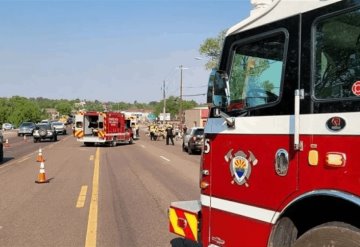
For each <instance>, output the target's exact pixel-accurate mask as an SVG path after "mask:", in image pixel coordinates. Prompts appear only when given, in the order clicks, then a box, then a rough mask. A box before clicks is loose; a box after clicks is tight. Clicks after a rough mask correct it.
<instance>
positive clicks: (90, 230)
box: [85, 148, 100, 247]
mask: <svg viewBox="0 0 360 247" xmlns="http://www.w3.org/2000/svg"><path fill="white" fill-rule="evenodd" d="M99 167H100V149H99V148H97V149H96V154H95V162H94V176H93V185H92V193H91V202H90V210H89V219H88V226H87V232H86V241H85V247H90V246H91V247H96V234H97V219H98V198H99V172H100V169H99Z"/></svg>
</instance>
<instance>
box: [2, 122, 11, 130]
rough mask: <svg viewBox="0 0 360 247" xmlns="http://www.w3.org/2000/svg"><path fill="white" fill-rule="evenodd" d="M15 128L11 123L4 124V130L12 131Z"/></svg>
mask: <svg viewBox="0 0 360 247" xmlns="http://www.w3.org/2000/svg"><path fill="white" fill-rule="evenodd" d="M13 128H14V126H13V125H12V124H11V123H3V124H2V130H12V129H13Z"/></svg>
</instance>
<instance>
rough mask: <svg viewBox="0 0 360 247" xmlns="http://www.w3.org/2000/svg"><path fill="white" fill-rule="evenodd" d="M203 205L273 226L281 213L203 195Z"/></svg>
mask: <svg viewBox="0 0 360 247" xmlns="http://www.w3.org/2000/svg"><path fill="white" fill-rule="evenodd" d="M201 204H202V205H203V206H206V207H209V208H215V209H219V210H221V211H225V212H228V213H232V214H237V215H241V216H244V217H248V218H251V219H256V220H260V221H264V222H267V223H272V224H274V223H275V222H276V220H277V219H278V218H279V216H280V213H279V212H276V211H273V210H269V209H265V208H260V207H255V206H252V205H247V204H243V203H239V202H234V201H228V200H224V199H220V198H216V197H210V196H206V195H201Z"/></svg>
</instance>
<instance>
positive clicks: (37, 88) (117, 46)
mask: <svg viewBox="0 0 360 247" xmlns="http://www.w3.org/2000/svg"><path fill="white" fill-rule="evenodd" d="M250 9H251V4H250V0H38V1H33V0H22V1H19V0H0V97H12V96H15V95H17V96H23V97H27V98H30V97H43V98H50V99H69V100H72V99H81V100H99V101H102V102H109V101H111V102H128V103H134V102H135V101H136V102H139V103H149V102H151V101H161V100H162V99H163V83H164V81H165V94H166V97H169V96H175V97H178V96H179V95H180V73H181V70H180V66H181V65H182V66H183V68H184V69H183V70H182V75H183V77H182V78H183V80H182V82H183V83H182V84H183V88H182V94H183V100H195V101H197V102H198V103H205V101H206V99H205V95H203V94H205V92H206V86H207V81H208V77H209V74H210V71H209V70H205V68H204V64H205V62H206V58H204V59H202V60H199V59H196V58H199V57H201V56H200V54H199V52H198V51H199V48H200V46H201V44H202V43H203V42H204V41H205V40H206V39H207V38H214V37H216V36H217V35H218V34H219V33H220V32H221V31H222V30H225V29H228V28H230V27H231V26H233V25H235V24H236V23H238V22H240V21H241V20H243V19H245V18H247V17H248V16H249V14H250ZM199 94H202V95H199ZM194 95H196V96H194ZM197 95H199V96H197Z"/></svg>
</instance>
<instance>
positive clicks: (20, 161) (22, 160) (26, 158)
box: [17, 156, 30, 163]
mask: <svg viewBox="0 0 360 247" xmlns="http://www.w3.org/2000/svg"><path fill="white" fill-rule="evenodd" d="M29 158H30V156H28V157H25V158H23V159H21V160H19V161H18V162H17V163H22V162H24V161H25V160H28V159H29Z"/></svg>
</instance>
